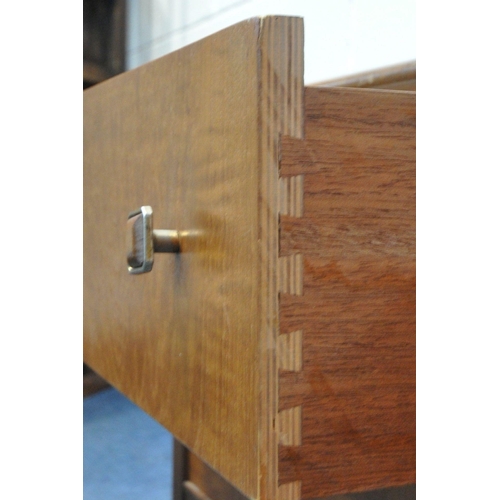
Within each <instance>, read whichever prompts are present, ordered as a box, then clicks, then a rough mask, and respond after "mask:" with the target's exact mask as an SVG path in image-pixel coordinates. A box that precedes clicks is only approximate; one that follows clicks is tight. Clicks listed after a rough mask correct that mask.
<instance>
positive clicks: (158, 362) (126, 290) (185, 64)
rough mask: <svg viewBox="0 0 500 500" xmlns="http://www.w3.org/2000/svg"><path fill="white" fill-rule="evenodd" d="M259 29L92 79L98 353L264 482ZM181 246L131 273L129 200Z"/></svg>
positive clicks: (87, 340) (90, 223) (168, 421)
mask: <svg viewBox="0 0 500 500" xmlns="http://www.w3.org/2000/svg"><path fill="white" fill-rule="evenodd" d="M259 34H260V20H259V19H254V20H251V21H248V22H243V23H240V24H238V25H236V26H234V27H232V28H229V29H227V30H224V31H222V32H220V33H218V34H215V35H213V36H212V37H209V38H207V39H205V40H203V41H201V42H199V43H196V44H193V45H190V46H188V47H186V48H184V49H183V50H181V51H178V52H174V53H172V54H170V55H167V56H165V57H163V58H161V59H158V60H156V61H154V62H151V63H149V64H146V65H145V66H142V67H140V68H138V69H135V70H133V71H130V72H128V73H125V74H123V75H120V76H119V77H117V78H114V79H112V80H109V81H107V82H104V83H102V84H100V85H97V86H95V87H92V88H91V89H89V90H88V91H85V92H84V195H85V201H84V203H85V205H84V359H85V361H86V362H87V363H88V364H89V365H90V366H92V367H93V368H94V369H95V370H96V371H97V372H98V373H100V374H101V375H102V376H104V378H106V379H107V380H109V381H110V382H111V383H112V384H113V385H114V386H115V387H116V388H117V389H118V390H120V391H121V392H123V393H124V394H126V395H127V396H128V397H129V398H130V399H132V400H133V401H134V402H135V403H136V404H138V405H139V406H140V407H141V408H143V409H144V410H145V411H147V412H148V413H149V414H150V415H151V416H153V417H154V418H155V419H156V420H158V421H159V422H160V423H161V424H163V425H164V426H165V427H166V428H167V429H169V430H170V431H171V432H172V433H173V434H174V435H175V436H176V437H177V438H178V439H179V440H180V441H182V442H183V443H185V444H186V445H187V446H188V447H189V448H190V449H192V450H193V451H194V452H196V453H197V454H198V455H199V456H200V457H202V458H203V459H205V460H206V461H207V462H208V463H210V464H211V465H212V467H214V468H215V469H216V470H218V471H219V472H220V473H221V474H223V475H224V476H225V477H226V478H227V479H228V480H229V481H231V482H233V483H234V484H235V485H237V487H239V488H240V489H241V490H242V491H244V492H245V493H246V494H247V495H248V496H250V497H256V496H257V495H258V480H259V474H258V472H259V471H258V467H257V465H255V466H253V467H250V466H249V465H248V464H249V463H252V464H258V446H257V442H258V438H259V425H260V422H259V413H258V412H259V407H258V405H257V404H256V401H258V397H259V383H260V381H259V371H258V365H259V357H260V352H259V349H260V345H259V328H260V324H259V300H260V291H259V279H260V276H259V274H258V273H259V265H260V264H259V262H260V260H259V259H260V257H259V247H258V237H259V234H258V231H259V219H258V213H259V211H258V192H259V176H258V173H259V126H258V124H259V83H260V81H259V46H260V45H259ZM141 205H151V206H152V207H153V210H154V219H155V220H154V224H155V228H157V229H178V230H181V231H186V232H187V233H186V234H185V236H183V237H182V239H181V247H182V249H181V253H180V254H178V255H173V254H156V255H155V264H154V267H153V270H152V272H150V273H148V274H143V275H135V276H131V275H129V274H128V273H127V265H126V246H125V230H126V220H127V216H128V213H129V212H130V211H131V210H134V209H135V208H137V207H139V206H141Z"/></svg>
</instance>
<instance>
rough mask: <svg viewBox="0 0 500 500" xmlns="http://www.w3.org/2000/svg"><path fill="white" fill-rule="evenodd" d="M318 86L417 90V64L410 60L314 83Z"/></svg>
mask: <svg viewBox="0 0 500 500" xmlns="http://www.w3.org/2000/svg"><path fill="white" fill-rule="evenodd" d="M315 86H319V87H357V88H372V89H390V90H411V91H415V90H417V64H416V61H410V62H407V63H403V64H395V65H394V66H387V67H385V68H380V69H376V70H373V71H364V72H363V73H356V74H354V75H349V76H345V77H342V78H335V79H333V80H327V81H324V82H321V83H318V84H316V85H315Z"/></svg>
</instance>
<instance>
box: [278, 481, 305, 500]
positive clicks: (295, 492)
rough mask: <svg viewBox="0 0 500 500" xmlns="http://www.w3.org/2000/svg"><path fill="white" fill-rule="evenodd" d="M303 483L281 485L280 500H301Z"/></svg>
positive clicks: (279, 490) (295, 482)
mask: <svg viewBox="0 0 500 500" xmlns="http://www.w3.org/2000/svg"><path fill="white" fill-rule="evenodd" d="M301 486H302V481H293V482H292V483H285V484H281V485H280V486H279V487H278V500H300V489H301Z"/></svg>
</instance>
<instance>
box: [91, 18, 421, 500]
mask: <svg viewBox="0 0 500 500" xmlns="http://www.w3.org/2000/svg"><path fill="white" fill-rule="evenodd" d="M302 75H303V26H302V20H300V19H298V18H286V17H268V18H264V19H252V20H250V21H246V22H243V23H240V24H238V25H236V26H233V27H231V28H228V29H226V30H224V31H222V32H219V33H217V34H215V35H213V36H211V37H209V38H207V39H205V40H202V41H200V42H197V43H195V44H193V45H190V46H188V47H186V48H184V49H182V50H180V51H177V52H174V53H172V54H169V55H167V56H165V57H163V58H160V59H158V60H156V61H153V62H151V63H149V64H146V65H145V66H142V67H140V68H137V69H135V70H133V71H130V72H127V73H125V74H123V75H120V76H118V77H116V78H113V79H111V80H109V81H107V82H104V83H102V84H99V85H96V86H95V87H93V88H91V89H89V90H87V91H85V92H84V359H85V362H86V363H88V364H89V365H90V366H91V367H92V368H93V369H94V370H96V371H97V372H98V373H100V374H101V375H102V376H103V377H104V378H106V379H107V380H108V381H109V382H111V383H112V384H113V385H114V386H115V387H116V388H117V389H119V390H120V391H121V392H123V393H124V394H125V395H127V396H128V397H129V398H130V399H131V400H133V401H134V402H135V403H136V404H138V405H139V406H140V407H142V408H143V409H144V410H145V411H147V412H148V413H149V414H150V415H152V416H153V417H154V418H155V419H156V420H158V421H159V422H160V423H161V424H163V425H164V426H165V427H166V428H167V429H169V430H170V431H171V432H172V433H173V434H174V436H175V437H176V439H178V440H179V441H181V442H182V443H183V444H184V445H185V446H186V447H188V448H189V449H190V450H191V451H192V452H193V453H195V454H196V455H197V456H199V457H200V458H201V459H202V460H203V461H204V462H205V463H207V464H209V465H210V466H211V468H212V469H213V470H214V471H216V472H217V473H220V474H221V475H222V476H223V477H224V478H225V479H227V481H229V482H230V483H231V484H232V485H234V486H235V487H236V488H237V489H238V490H239V491H241V492H242V493H243V494H244V495H246V496H247V497H249V498H256V499H260V500H276V499H278V500H299V499H300V498H304V499H313V498H319V497H321V496H330V495H333V494H337V493H343V492H349V491H363V490H369V489H375V488H381V487H389V486H394V485H400V484H406V483H411V482H414V480H415V463H414V460H415V458H414V454H415V94H414V93H412V92H394V91H372V90H365V89H351V90H347V89H313V88H307V89H304V87H303V80H302ZM304 95H305V105H304V100H303V98H304ZM304 113H305V114H304ZM141 205H151V206H152V207H153V210H154V227H155V228H156V229H177V230H179V231H181V240H180V246H181V252H180V253H179V254H156V255H155V263H154V267H153V270H152V272H150V273H147V274H143V275H129V274H128V272H127V262H126V255H127V248H126V244H125V241H126V221H127V215H128V214H129V212H131V211H132V210H134V209H136V208H138V207H139V206H141ZM196 463H197V464H198V466H199V465H200V464H201V462H196ZM193 470H198V469H196V467H194V466H193ZM188 483H189V481H188ZM178 486H179V485H178ZM186 486H187V490H186V491H188V492H189V494H191V495H194V497H196V495H198V496H200V495H203V494H204V493H203V491H202V490H200V489H199V486H200V485H196V484H194V483H193V484H191V483H189V484H187V485H186ZM178 489H180V486H179V488H178ZM205 493H206V492H205ZM214 500H215V499H214Z"/></svg>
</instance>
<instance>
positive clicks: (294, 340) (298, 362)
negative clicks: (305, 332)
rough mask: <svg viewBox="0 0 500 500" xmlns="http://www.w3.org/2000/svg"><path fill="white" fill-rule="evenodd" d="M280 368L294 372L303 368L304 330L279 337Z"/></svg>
mask: <svg viewBox="0 0 500 500" xmlns="http://www.w3.org/2000/svg"><path fill="white" fill-rule="evenodd" d="M278 368H279V369H280V370H289V371H294V372H298V371H300V370H302V330H297V331H296V332H290V333H284V334H281V335H280V336H279V337H278Z"/></svg>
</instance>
